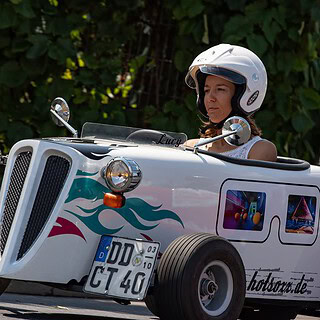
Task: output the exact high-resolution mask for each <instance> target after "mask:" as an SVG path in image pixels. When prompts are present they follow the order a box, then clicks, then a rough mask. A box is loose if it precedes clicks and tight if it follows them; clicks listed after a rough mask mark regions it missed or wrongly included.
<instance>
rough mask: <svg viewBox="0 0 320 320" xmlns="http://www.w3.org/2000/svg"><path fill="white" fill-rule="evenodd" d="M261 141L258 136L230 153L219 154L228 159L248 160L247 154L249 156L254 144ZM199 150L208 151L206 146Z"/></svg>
mask: <svg viewBox="0 0 320 320" xmlns="http://www.w3.org/2000/svg"><path fill="white" fill-rule="evenodd" d="M204 140H205V138H200V139H199V142H202V141H204ZM261 140H263V139H262V138H260V137H259V136H254V137H253V138H252V139H251V140H249V141H248V142H247V143H245V144H243V145H242V146H239V147H238V148H235V149H233V150H230V151H226V152H220V154H223V155H224V156H228V157H233V158H238V159H248V154H249V152H250V150H251V148H252V147H253V145H254V144H255V143H256V142H258V141H261ZM199 149H202V150H208V144H207V145H204V146H201V147H199Z"/></svg>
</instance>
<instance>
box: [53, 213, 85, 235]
mask: <svg viewBox="0 0 320 320" xmlns="http://www.w3.org/2000/svg"><path fill="white" fill-rule="evenodd" d="M56 223H57V224H59V226H53V228H52V229H51V231H50V233H49V235H48V238H50V237H54V236H59V235H61V234H74V235H76V236H79V237H81V238H82V239H83V240H84V241H87V240H86V238H85V237H84V235H83V233H82V232H81V231H80V229H79V228H78V227H77V226H76V225H75V224H74V223H72V222H71V221H69V220H67V219H65V218H62V217H58V219H57V221H56Z"/></svg>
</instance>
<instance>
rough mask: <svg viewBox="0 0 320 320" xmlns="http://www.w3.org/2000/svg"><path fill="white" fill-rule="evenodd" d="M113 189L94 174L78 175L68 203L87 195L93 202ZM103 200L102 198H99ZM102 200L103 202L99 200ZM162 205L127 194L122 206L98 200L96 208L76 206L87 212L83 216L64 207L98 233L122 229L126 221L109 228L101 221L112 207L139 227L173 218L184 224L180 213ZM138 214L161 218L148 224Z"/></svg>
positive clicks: (79, 172) (148, 227)
mask: <svg viewBox="0 0 320 320" xmlns="http://www.w3.org/2000/svg"><path fill="white" fill-rule="evenodd" d="M80 174H81V175H84V176H85V175H95V174H96V173H94V174H93V173H92V174H87V173H86V172H82V171H78V175H80ZM110 191H111V190H110V189H109V188H107V187H106V186H105V185H103V184H101V183H100V182H98V181H97V180H94V179H91V178H83V177H81V178H77V179H75V180H74V182H73V184H72V186H71V189H70V192H69V194H68V197H67V199H66V201H65V203H69V202H71V201H73V200H75V199H87V200H91V201H92V202H96V201H97V200H102V199H103V197H104V194H105V193H107V192H110ZM99 202H100V201H99ZM100 203H101V202H100ZM161 206H162V205H159V206H152V205H150V204H148V203H147V202H146V201H144V200H142V199H140V198H128V199H127V200H126V204H125V206H124V207H123V208H120V209H115V208H110V207H106V206H105V205H103V204H99V205H98V206H96V207H95V208H92V209H87V208H83V207H81V206H76V207H77V208H78V209H80V210H81V211H82V212H83V213H85V214H87V215H86V216H82V215H79V214H77V213H76V212H74V211H75V210H72V211H71V210H65V211H66V212H68V213H70V214H72V215H74V216H75V217H77V218H78V219H80V220H81V221H82V222H83V223H84V224H85V225H86V226H87V227H88V228H89V229H90V230H91V231H93V232H94V233H97V234H100V235H102V234H114V233H117V232H118V231H120V230H121V229H122V228H123V227H124V225H122V226H121V227H119V228H115V229H109V228H107V227H105V226H104V225H102V224H101V222H100V221H99V216H100V214H101V212H103V211H104V210H113V211H115V212H116V213H118V214H119V215H120V216H121V217H122V218H123V219H124V220H126V221H127V222H128V223H129V224H130V225H131V226H133V227H134V228H136V229H138V230H151V229H153V228H156V227H157V226H158V225H159V221H161V220H164V219H172V220H175V221H177V222H178V223H180V224H181V226H182V227H183V228H184V225H183V222H182V220H181V219H180V217H179V216H178V215H177V214H176V213H175V212H173V211H170V210H165V209H161V210H160V208H161ZM137 216H138V217H139V218H140V219H142V220H144V221H147V222H158V223H155V224H152V225H146V224H144V223H143V221H142V222H140V221H139V220H138V218H137Z"/></svg>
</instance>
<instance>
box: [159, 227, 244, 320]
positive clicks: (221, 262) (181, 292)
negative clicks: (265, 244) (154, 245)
mask: <svg viewBox="0 0 320 320" xmlns="http://www.w3.org/2000/svg"><path fill="white" fill-rule="evenodd" d="M157 270H158V279H157V288H156V290H155V298H156V301H157V306H158V308H157V310H158V311H159V315H160V319H166V320H167V319H184V320H236V319H237V318H238V316H239V314H240V312H241V309H242V307H243V303H244V298H245V283H246V279H245V272H244V266H243V263H242V260H241V257H240V255H239V253H238V251H237V250H236V249H235V248H234V246H233V245H232V244H231V243H230V242H228V241H227V240H225V239H223V238H220V237H217V236H213V235H211V234H205V233H197V234H190V235H185V236H182V237H180V238H178V239H176V240H175V241H173V242H172V243H171V244H170V246H169V247H168V248H167V250H166V251H165V253H164V254H163V256H162V258H161V260H160V263H159V266H158V269H157Z"/></svg>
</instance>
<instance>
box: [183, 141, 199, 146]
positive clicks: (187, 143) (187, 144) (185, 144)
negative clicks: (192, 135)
mask: <svg viewBox="0 0 320 320" xmlns="http://www.w3.org/2000/svg"><path fill="white" fill-rule="evenodd" d="M198 142H199V139H189V140H187V141H186V142H185V143H184V144H183V145H184V146H186V147H192V148H193V147H194V145H195V144H196V143H198Z"/></svg>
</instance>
